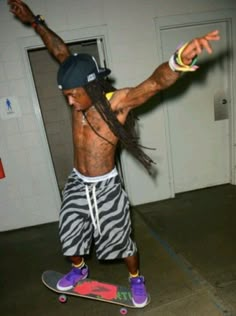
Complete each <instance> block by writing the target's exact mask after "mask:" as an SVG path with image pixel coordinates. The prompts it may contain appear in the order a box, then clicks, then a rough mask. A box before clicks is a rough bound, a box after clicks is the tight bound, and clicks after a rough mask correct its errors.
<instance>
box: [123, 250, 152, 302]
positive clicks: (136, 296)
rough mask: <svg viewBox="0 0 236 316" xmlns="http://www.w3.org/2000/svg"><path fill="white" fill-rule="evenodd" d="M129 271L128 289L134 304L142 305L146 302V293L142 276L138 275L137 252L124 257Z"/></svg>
mask: <svg viewBox="0 0 236 316" xmlns="http://www.w3.org/2000/svg"><path fill="white" fill-rule="evenodd" d="M124 260H125V263H126V266H127V268H128V271H129V281H130V290H131V293H132V300H133V303H134V305H135V306H137V307H144V306H145V305H146V304H147V302H148V294H147V290H146V286H145V280H144V277H143V276H140V275H139V257H138V254H135V255H133V256H130V257H127V258H125V259H124Z"/></svg>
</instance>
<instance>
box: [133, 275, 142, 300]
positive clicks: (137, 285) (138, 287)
mask: <svg viewBox="0 0 236 316" xmlns="http://www.w3.org/2000/svg"><path fill="white" fill-rule="evenodd" d="M131 279H132V278H131ZM131 287H132V291H133V292H134V294H135V295H137V296H142V295H143V294H144V293H145V292H146V289H145V285H144V280H143V279H142V278H141V277H137V278H136V279H135V280H133V282H132V280H131Z"/></svg>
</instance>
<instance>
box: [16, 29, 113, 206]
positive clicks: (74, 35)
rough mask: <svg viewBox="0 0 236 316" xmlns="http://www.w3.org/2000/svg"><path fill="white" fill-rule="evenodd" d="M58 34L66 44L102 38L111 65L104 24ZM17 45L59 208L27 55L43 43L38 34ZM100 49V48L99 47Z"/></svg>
mask: <svg viewBox="0 0 236 316" xmlns="http://www.w3.org/2000/svg"><path fill="white" fill-rule="evenodd" d="M57 34H58V36H60V37H61V38H62V39H63V40H64V41H65V43H66V44H69V43H73V42H80V41H81V42H82V41H87V40H91V39H95V40H96V39H99V38H100V39H102V41H103V43H104V49H103V51H102V53H103V57H105V60H106V62H107V66H108V67H109V68H110V67H111V59H110V56H111V53H110V49H109V40H108V30H107V26H106V25H98V26H92V27H86V28H77V29H71V30H67V31H63V32H57ZM17 41H18V46H19V47H20V51H21V57H22V61H23V64H24V67H25V69H26V77H27V81H26V85H27V87H28V89H29V95H30V96H31V98H32V104H33V110H34V113H35V116H36V121H37V123H38V127H39V132H40V136H41V139H42V144H43V151H44V153H43V154H44V155H45V157H46V161H47V167H48V172H49V176H50V179H51V181H52V184H53V192H54V200H55V203H56V205H55V206H56V209H59V208H60V205H61V195H60V192H59V188H58V184H57V178H56V173H55V169H54V166H53V159H52V156H51V152H50V148H49V144H48V140H47V135H46V130H45V126H44V123H43V117H42V113H41V109H40V105H39V99H38V96H37V91H36V86H35V84H34V77H33V73H32V69H31V66H30V60H29V56H28V50H33V49H37V48H44V47H45V45H44V44H43V42H42V40H41V38H40V37H39V36H38V35H35V36H31V37H27V38H20V39H18V40H17ZM100 50H101V48H100ZM101 59H103V58H101ZM101 64H103V60H101Z"/></svg>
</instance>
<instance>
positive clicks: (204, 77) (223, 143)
mask: <svg viewBox="0 0 236 316" xmlns="http://www.w3.org/2000/svg"><path fill="white" fill-rule="evenodd" d="M215 29H218V30H219V31H220V34H221V40H220V41H219V42H216V43H213V45H212V47H213V49H214V54H212V55H210V56H209V55H208V54H207V53H204V54H203V55H202V56H200V57H199V60H198V64H199V65H200V69H199V70H198V71H197V72H195V73H189V74H186V75H184V76H183V77H182V78H181V79H179V81H178V82H177V83H176V85H175V86H172V87H171V88H170V89H169V90H168V91H165V93H164V94H163V97H164V100H163V101H164V106H166V107H167V118H168V123H169V137H170V157H171V164H172V170H173V190H174V193H178V192H184V191H189V190H194V189H199V188H203V187H208V186H214V185H219V184H224V183H229V182H230V142H229V119H228V104H229V102H230V95H229V86H230V85H229V83H230V82H229V80H230V79H229V78H230V76H229V68H230V67H229V61H228V56H227V54H226V51H227V47H228V38H229V37H228V34H227V31H228V28H227V22H224V21H223V22H222V21H219V22H209V23H208V22H204V23H196V24H194V23H192V24H191V25H190V24H189V25H186V24H185V25H180V26H173V27H166V28H163V29H161V30H160V37H161V38H160V39H161V43H162V55H163V56H162V58H163V60H168V59H169V57H170V56H171V55H172V54H173V50H175V47H177V46H178V45H179V44H180V42H179V41H181V42H183V43H185V42H187V41H188V40H190V39H192V38H193V37H197V36H199V35H204V34H206V33H208V32H209V31H211V30H215Z"/></svg>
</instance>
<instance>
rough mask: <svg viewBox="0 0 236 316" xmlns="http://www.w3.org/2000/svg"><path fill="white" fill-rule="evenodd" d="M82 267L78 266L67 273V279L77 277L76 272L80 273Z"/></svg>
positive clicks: (71, 279)
mask: <svg viewBox="0 0 236 316" xmlns="http://www.w3.org/2000/svg"><path fill="white" fill-rule="evenodd" d="M80 270H81V269H78V268H73V269H72V270H71V271H70V272H69V273H67V275H66V276H65V277H66V279H67V280H68V281H73V279H74V278H75V274H76V276H77V275H78V274H80V272H81V271H80Z"/></svg>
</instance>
